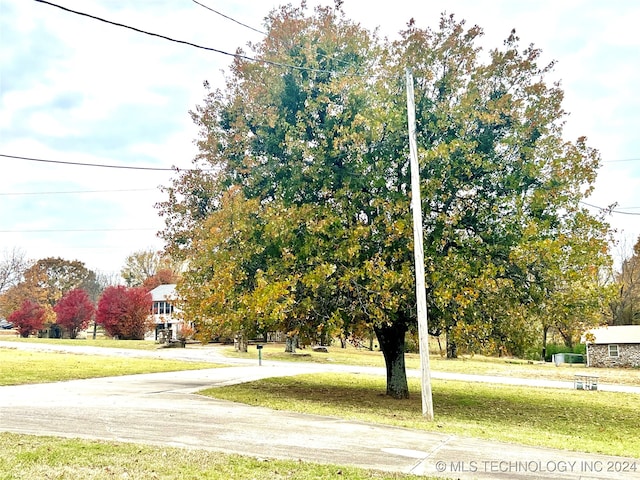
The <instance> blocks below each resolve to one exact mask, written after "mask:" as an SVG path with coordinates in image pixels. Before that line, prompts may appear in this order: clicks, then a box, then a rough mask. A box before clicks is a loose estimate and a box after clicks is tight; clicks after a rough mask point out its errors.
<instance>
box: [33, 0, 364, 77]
mask: <svg viewBox="0 0 640 480" xmlns="http://www.w3.org/2000/svg"><path fill="white" fill-rule="evenodd" d="M34 1H35V2H38V3H43V4H45V5H49V6H52V7H55V8H59V9H60V10H63V11H65V12H68V13H73V14H75V15H80V16H83V17H86V18H91V19H92V20H97V21H99V22H103V23H106V24H109V25H113V26H116V27H121V28H126V29H129V30H132V31H134V32H137V33H142V34H144V35H149V36H151V37H157V38H162V39H163V40H167V41H170V42H174V43H179V44H182V45H187V46H190V47H194V48H198V49H201V50H206V51H209V52H214V53H219V54H221V55H227V56H229V57H234V58H239V59H242V60H247V61H250V62H256V63H264V64H266V65H271V66H274V67H280V68H289V69H293V70H299V71H307V72H314V73H329V74H341V75H349V74H348V73H341V72H336V71H335V70H325V69H321V68H311V67H302V66H300V65H292V64H288V63H282V62H276V61H273V60H267V59H263V58H255V57H250V56H249V55H244V54H242V53H231V52H227V51H225V50H220V49H219V48H214V47H207V46H204V45H199V44H197V43H193V42H189V41H187V40H179V39H176V38H172V37H169V36H167V35H162V34H160V33H153V32H149V31H147V30H142V29H141V28H137V27H132V26H130V25H125V24H124V23H119V22H114V21H112V20H107V19H105V18H102V17H98V16H96V15H91V14H89V13H84V12H80V11H78V10H73V9H71V8H67V7H64V6H62V5H58V4H57V3H53V2H48V1H47V0H34ZM352 76H361V75H357V74H352Z"/></svg>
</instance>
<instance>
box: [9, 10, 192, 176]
mask: <svg viewBox="0 0 640 480" xmlns="http://www.w3.org/2000/svg"><path fill="white" fill-rule="evenodd" d="M35 1H36V2H39V1H41V0H35ZM0 157H4V158H12V159H14V160H27V161H29V162H41V163H56V164H61V165H74V166H82V167H100V168H118V169H126V170H146V171H157V172H175V171H178V170H182V169H178V168H177V167H175V168H162V167H134V166H131V165H109V164H104V163H84V162H68V161H62V160H47V159H44V158H33V157H21V156H19V155H4V154H2V153H0ZM185 170H192V169H185Z"/></svg>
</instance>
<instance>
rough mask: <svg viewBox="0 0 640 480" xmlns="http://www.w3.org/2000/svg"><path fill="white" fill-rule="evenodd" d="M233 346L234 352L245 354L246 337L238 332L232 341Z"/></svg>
mask: <svg viewBox="0 0 640 480" xmlns="http://www.w3.org/2000/svg"><path fill="white" fill-rule="evenodd" d="M233 346H234V347H235V351H236V352H243V353H247V350H248V348H247V347H248V346H247V337H246V336H245V334H244V333H243V332H239V333H238V334H237V335H236V336H235V338H234V339H233Z"/></svg>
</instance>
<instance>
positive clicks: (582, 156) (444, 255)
mask: <svg viewBox="0 0 640 480" xmlns="http://www.w3.org/2000/svg"><path fill="white" fill-rule="evenodd" d="M266 27H267V32H268V34H267V36H266V37H265V39H264V40H263V41H261V42H259V43H256V44H251V45H249V48H251V50H252V52H253V53H252V54H253V56H254V57H255V58H256V59H257V61H250V60H248V59H246V58H243V57H236V59H235V61H234V63H233V65H232V67H231V71H230V73H229V75H228V77H227V83H226V86H225V88H224V89H218V90H213V91H209V93H208V94H207V96H206V97H205V99H204V102H203V104H202V105H200V106H198V107H197V108H196V110H195V111H194V112H192V117H193V119H194V121H195V122H196V124H197V125H198V126H199V127H200V137H199V140H198V146H199V150H200V153H199V155H198V156H197V158H196V159H195V160H194V165H195V169H194V170H191V171H188V172H184V173H182V174H178V176H177V178H176V179H175V181H174V182H173V185H172V186H171V187H169V188H167V189H166V191H167V195H168V199H167V200H166V201H165V202H162V203H161V204H160V205H159V208H160V211H161V213H162V214H163V215H164V217H165V221H166V228H165V230H164V232H163V236H164V238H165V239H166V240H167V242H168V250H169V252H171V253H172V254H173V255H174V256H176V257H180V258H185V259H187V261H188V265H189V268H188V269H187V271H186V272H185V274H184V275H183V279H182V281H181V282H180V283H179V286H178V292H179V294H180V296H181V298H182V300H183V308H184V311H185V314H186V315H189V316H190V319H191V320H195V321H196V322H197V324H198V330H199V332H201V334H202V333H203V332H207V334H213V333H216V332H217V333H219V332H220V331H223V330H228V331H236V332H237V331H244V332H246V333H255V332H256V331H261V330H265V329H266V330H269V329H277V330H281V331H284V332H287V333H289V334H294V335H306V336H308V337H309V338H311V339H312V340H317V339H318V338H319V337H320V336H321V335H323V334H327V333H331V332H335V331H336V330H341V331H344V332H346V333H347V334H350V333H354V332H360V331H362V330H363V329H364V330H366V329H373V330H374V331H375V333H376V335H377V337H378V340H379V343H380V348H381V350H382V351H383V353H384V356H385V360H386V363H387V393H388V394H389V395H392V396H394V397H397V398H403V397H406V396H407V395H408V389H407V383H406V375H405V371H404V370H405V369H404V350H405V344H404V341H405V334H406V333H407V331H408V330H409V329H411V328H412V327H413V325H414V324H415V320H416V311H415V310H416V307H415V291H414V278H413V277H414V267H413V255H412V248H413V239H412V223H411V222H412V220H411V214H410V209H409V200H410V199H409V195H410V172H409V162H408V150H409V148H408V140H407V121H406V117H407V108H406V103H405V102H406V96H405V93H404V92H405V87H406V85H405V84H404V78H405V75H404V72H405V68H406V67H407V66H410V67H411V69H412V71H413V76H414V78H415V95H416V98H415V105H416V123H417V141H418V155H419V164H420V177H421V190H422V209H423V223H422V228H423V232H424V256H425V270H426V285H427V299H428V304H429V305H428V307H429V315H430V319H429V322H430V325H429V326H430V330H431V333H433V334H441V333H445V334H446V335H447V339H448V342H447V343H448V354H449V355H450V356H455V355H456V352H457V349H458V348H459V347H460V346H462V347H464V348H465V349H468V350H469V351H491V352H499V353H500V352H506V353H522V352H523V350H524V348H525V347H526V345H527V343H528V342H529V343H530V341H531V340H530V337H531V336H530V335H527V333H533V332H535V331H536V330H537V329H538V328H539V327H540V326H541V321H540V320H539V319H540V318H542V317H544V315H545V314H547V315H548V312H546V313H545V312H543V311H542V310H541V309H540V308H539V306H540V305H541V304H545V305H549V304H552V303H551V302H552V301H553V302H555V303H553V304H555V305H560V304H561V303H562V302H563V301H564V300H566V297H563V295H564V293H566V292H567V290H570V291H571V295H573V298H574V300H575V302H574V303H573V304H572V305H576V308H579V309H580V310H572V311H570V312H568V313H567V315H566V316H565V317H564V318H566V319H567V321H569V320H571V319H574V320H575V319H576V318H577V317H580V318H584V317H585V316H586V318H592V317H593V316H594V315H595V313H594V311H597V310H598V309H599V308H601V307H602V302H603V298H604V297H605V293H604V292H603V291H602V290H601V289H599V285H597V273H598V271H599V269H601V268H606V267H607V265H608V263H609V256H608V253H607V241H608V235H609V227H608V225H607V224H606V223H605V222H604V221H603V219H602V218H596V217H593V216H592V215H590V214H589V212H588V211H587V210H585V209H584V208H582V207H581V205H580V201H581V200H582V199H583V198H584V196H585V195H588V194H589V193H590V191H591V188H592V184H593V182H594V180H595V177H596V171H597V167H598V165H599V155H598V152H597V151H596V150H594V149H593V148H591V147H589V146H588V144H587V142H586V139H585V138H579V139H577V140H575V141H573V142H572V141H567V140H565V139H564V138H563V136H562V130H563V125H564V120H565V116H566V113H565V112H564V111H563V109H562V99H563V92H562V90H561V89H560V87H559V85H558V84H556V83H549V82H548V81H547V80H546V78H545V77H546V76H547V75H548V74H549V72H551V71H552V68H553V63H552V64H548V65H540V64H539V63H540V61H541V60H540V57H541V52H540V50H538V49H536V48H535V47H533V46H532V45H530V46H528V47H524V48H522V47H521V46H520V44H519V39H518V37H517V35H516V34H515V32H513V31H512V32H511V33H510V34H509V36H508V38H507V39H506V40H505V42H504V45H503V46H502V47H500V48H495V49H492V50H490V51H489V52H485V51H483V50H482V48H481V47H480V46H479V38H480V37H481V36H482V29H481V28H479V27H477V26H473V27H468V26H467V25H466V24H465V22H464V21H458V20H457V19H455V17H454V16H447V15H443V16H442V17H441V19H440V23H439V25H438V26H437V28H419V27H417V26H416V25H415V24H414V22H413V21H411V22H410V23H409V24H408V25H407V28H406V29H405V30H404V31H402V32H400V36H399V39H398V40H396V41H394V42H390V41H388V40H383V39H380V38H378V36H377V35H376V33H375V32H370V31H368V30H366V29H364V28H362V27H361V26H359V25H358V24H357V23H354V22H352V21H350V20H349V19H347V18H345V16H344V14H343V13H342V12H341V10H340V8H339V5H337V6H336V8H335V9H332V8H328V7H318V8H316V9H315V10H314V12H313V13H312V14H311V15H308V14H307V13H306V11H305V9H304V8H295V7H292V6H286V7H282V8H280V9H278V10H274V11H273V12H272V13H271V14H270V15H269V16H268V17H267V20H266ZM546 243H550V244H552V245H553V247H554V249H555V251H556V252H557V253H556V254H555V255H553V257H549V256H548V255H547V254H548V252H547V251H546V250H545V249H544V246H545V245H546ZM545 255H547V256H546V257H545ZM585 272H586V273H588V275H586V276H583V274H585ZM594 282H595V283H594ZM563 292H564V293H563ZM554 295H555V297H554ZM552 298H553V300H552ZM566 306H567V308H568V309H570V308H571V307H570V305H566ZM578 306H579V307H578Z"/></svg>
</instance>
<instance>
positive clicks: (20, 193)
mask: <svg viewBox="0 0 640 480" xmlns="http://www.w3.org/2000/svg"><path fill="white" fill-rule="evenodd" d="M156 190H157V188H120V189H116V190H65V191H57V192H0V196H10V195H15V196H19V195H66V194H80V193H123V192H125V193H126V192H152V191H156Z"/></svg>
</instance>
